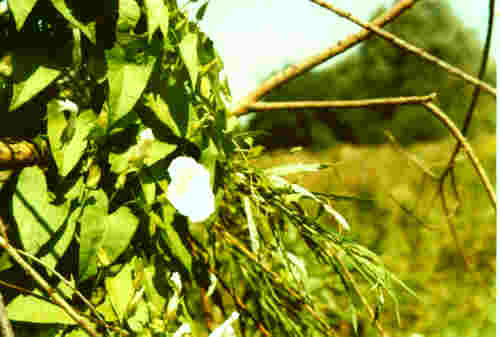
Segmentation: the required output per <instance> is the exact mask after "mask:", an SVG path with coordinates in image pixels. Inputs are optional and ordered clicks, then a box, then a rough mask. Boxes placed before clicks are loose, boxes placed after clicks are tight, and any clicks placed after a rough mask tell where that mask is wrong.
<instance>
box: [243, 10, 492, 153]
mask: <svg viewBox="0 0 500 337" xmlns="http://www.w3.org/2000/svg"><path fill="white" fill-rule="evenodd" d="M384 10H385V8H379V9H378V10H377V11H376V12H375V13H374V15H373V17H376V16H378V15H379V14H380V13H381V12H383V11H384ZM386 29H387V30H388V31H390V32H392V33H394V34H396V35H397V36H399V37H401V38H403V39H404V40H407V41H409V42H411V43H412V44H414V45H416V46H419V47H422V48H424V49H425V50H427V51H429V52H430V53H432V54H433V55H435V56H437V57H439V58H441V59H443V60H445V61H446V62H448V63H450V64H453V65H455V66H458V67H460V68H461V69H464V70H465V71H467V72H468V73H470V74H474V75H476V74H477V71H478V68H479V62H480V59H481V55H482V49H481V48H482V43H481V42H480V41H479V39H478V37H477V33H476V32H475V31H474V30H471V29H467V28H466V27H465V26H464V24H463V23H462V21H461V20H460V19H459V18H458V17H456V16H455V15H454V13H453V10H452V8H451V6H450V5H449V3H448V2H443V1H435V0H424V1H421V2H419V3H418V4H417V5H416V6H415V7H414V8H413V9H412V10H410V11H408V12H407V13H405V14H404V15H402V16H401V17H400V18H398V19H397V20H396V21H395V22H393V23H391V24H389V25H388V26H386ZM485 80H486V81H487V82H488V83H492V84H496V68H495V64H494V62H490V63H489V67H488V71H487V75H486V79H485ZM431 92H438V94H439V98H438V99H439V104H440V106H441V107H442V108H443V110H444V111H446V112H447V113H448V114H449V116H450V117H451V118H452V119H453V120H454V121H455V122H456V123H458V124H459V125H461V124H462V123H463V120H464V116H465V113H466V110H467V107H468V104H469V102H470V99H471V94H472V87H471V86H470V85H468V84H466V83H464V82H463V81H462V80H460V79H458V78H456V77H454V76H451V75H450V74H448V73H447V72H445V71H443V70H441V69H439V68H437V67H436V66H435V65H432V64H428V63H426V62H425V61H423V60H421V59H420V58H418V57H416V56H414V55H411V54H409V53H408V52H406V51H404V50H401V49H399V48H397V47H394V46H393V45H391V44H390V43H389V42H387V41H385V40H383V39H381V38H379V37H376V36H374V37H372V38H370V39H369V40H368V41H366V42H364V43H363V44H362V45H361V46H360V48H359V50H358V51H356V52H355V53H353V54H352V55H351V56H348V57H346V58H344V59H342V60H341V61H339V62H337V63H336V64H334V65H332V66H330V67H329V68H327V69H326V70H322V71H314V72H310V73H309V74H306V75H305V76H303V77H301V78H298V79H296V80H294V81H292V82H290V83H288V84H286V85H285V86H283V87H282V88H280V89H279V90H276V91H274V92H273V93H272V94H271V95H269V96H267V97H266V98H265V100H266V101H287V100H292V99H304V100H305V99H307V100H311V99H312V100H333V99H366V98H377V97H390V96H412V95H426V94H429V93H431ZM494 104H495V102H494V100H493V99H491V98H490V97H486V95H483V96H482V97H481V99H480V101H479V109H477V110H478V111H481V116H476V117H477V118H478V119H479V120H480V121H482V123H475V124H474V125H473V129H472V130H471V131H472V133H474V132H477V130H478V128H484V127H487V128H488V130H493V132H494V130H495V124H496V121H495V117H494V108H493V107H494ZM485 123H486V125H485ZM324 125H326V126H328V128H325V127H324ZM250 127H251V128H252V129H259V130H262V129H264V130H268V131H272V132H271V133H270V134H269V135H267V136H263V137H261V139H260V141H261V142H263V143H264V144H265V145H267V146H268V147H270V148H273V147H281V146H291V145H298V144H300V145H306V146H307V145H312V146H320V147H324V146H329V145H332V138H336V139H338V140H342V141H347V142H352V143H363V144H366V143H368V144H376V143H381V142H384V141H385V137H384V134H383V130H384V129H387V130H389V131H391V132H392V133H393V134H394V135H395V136H396V138H397V139H398V140H399V141H401V142H402V143H403V144H410V143H414V142H418V141H426V140H432V139H438V138H441V137H443V136H444V135H446V133H447V131H446V130H445V129H444V127H443V126H442V125H441V124H440V123H439V122H438V121H437V120H435V119H434V118H433V117H432V116H431V115H430V114H429V113H428V112H427V111H426V110H425V109H424V108H422V107H420V106H398V107H395V106H388V107H381V108H376V109H349V110H347V109H346V110H338V109H335V110H333V109H326V111H324V110H315V111H311V110H306V111H280V112H273V113H266V114H257V116H256V118H255V119H254V120H253V121H252V123H251V126H250ZM277 134H286V137H276V135H277ZM332 136H334V137H332Z"/></svg>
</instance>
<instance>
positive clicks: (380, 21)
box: [230, 0, 417, 116]
mask: <svg viewBox="0 0 500 337" xmlns="http://www.w3.org/2000/svg"><path fill="white" fill-rule="evenodd" d="M416 2H417V0H401V1H399V2H398V3H397V4H396V5H394V6H393V7H392V8H391V9H390V10H389V11H388V12H387V13H386V14H384V15H382V16H380V17H379V18H377V19H375V20H374V21H373V25H374V26H377V27H382V26H384V25H386V24H387V23H389V22H390V21H392V20H394V19H395V18H396V17H398V16H399V15H401V14H402V13H403V12H404V11H405V10H407V9H408V8H411V7H412V6H413V5H414V4H415V3H416ZM371 35H372V32H371V31H369V30H365V29H363V30H362V31H360V32H359V33H356V34H353V35H350V36H348V37H347V38H346V39H344V40H343V41H339V42H337V43H336V44H335V45H333V46H331V47H329V48H327V49H326V50H324V51H322V52H320V53H318V54H316V55H313V56H310V57H308V58H306V59H304V60H303V61H302V62H299V63H297V64H295V65H292V66H289V67H288V68H286V69H285V70H284V71H281V72H279V73H277V74H276V75H274V76H272V77H271V78H269V79H268V80H267V81H265V82H264V83H262V84H261V85H259V86H258V87H257V88H255V89H254V90H252V91H251V92H250V93H248V94H247V96H245V97H243V98H242V99H241V100H239V101H238V102H237V103H236V105H235V106H234V107H233V108H232V109H231V112H230V114H231V115H234V116H239V115H243V114H246V113H247V112H248V107H249V106H250V105H251V104H254V103H255V102H257V101H258V100H259V99H260V98H261V97H263V96H264V95H266V94H267V93H269V92H270V91H271V90H273V89H275V88H277V87H279V86H280V85H282V84H284V83H286V82H288V81H290V80H292V79H294V78H296V77H297V76H299V75H301V74H303V73H305V72H306V71H309V70H311V69H312V68H314V67H315V66H317V65H319V64H321V63H323V62H325V61H328V60H329V59H331V58H332V57H334V56H336V55H338V54H341V53H343V52H345V51H346V50H348V49H350V48H352V47H354V46H355V45H357V44H358V43H360V42H361V41H363V40H366V39H367V38H369V37H370V36H371Z"/></svg>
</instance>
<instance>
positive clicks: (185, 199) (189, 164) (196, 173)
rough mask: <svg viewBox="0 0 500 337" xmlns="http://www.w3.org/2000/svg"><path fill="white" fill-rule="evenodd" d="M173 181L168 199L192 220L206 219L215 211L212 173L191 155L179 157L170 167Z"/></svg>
mask: <svg viewBox="0 0 500 337" xmlns="http://www.w3.org/2000/svg"><path fill="white" fill-rule="evenodd" d="M168 173H169V174H170V177H171V178H172V181H171V182H170V184H169V185H168V190H167V199H168V200H169V201H170V202H171V203H172V205H174V207H175V208H176V209H177V210H178V211H179V212H180V213H181V214H182V215H185V216H187V217H188V218H189V219H190V220H191V221H192V222H200V221H204V220H206V219H207V218H208V217H209V216H210V214H212V213H213V212H214V211H215V197H214V194H213V192H212V187H211V186H210V173H209V172H208V170H207V169H206V168H205V167H204V166H203V165H201V164H198V163H197V162H196V161H195V160H194V159H193V158H190V157H182V156H181V157H177V158H175V159H174V160H173V161H172V163H170V166H169V167H168Z"/></svg>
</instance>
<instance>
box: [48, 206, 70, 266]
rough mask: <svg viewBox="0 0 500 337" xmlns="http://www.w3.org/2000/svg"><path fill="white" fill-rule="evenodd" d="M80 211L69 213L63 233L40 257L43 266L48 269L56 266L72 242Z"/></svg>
mask: <svg viewBox="0 0 500 337" xmlns="http://www.w3.org/2000/svg"><path fill="white" fill-rule="evenodd" d="M79 211H80V210H79V209H77V210H75V211H73V213H71V216H70V217H69V219H68V221H67V222H66V226H65V228H64V231H63V233H62V234H61V235H60V236H59V237H57V240H56V241H55V242H53V243H52V244H51V246H50V247H49V248H48V251H47V254H46V255H44V256H43V257H41V260H42V261H43V262H44V263H45V266H47V267H49V268H54V267H55V266H56V265H57V262H59V260H60V259H61V257H62V256H63V255H64V252H65V251H66V249H68V247H69V245H70V243H71V240H73V236H74V235H75V230H76V219H77V216H78V215H79V213H80V212H79Z"/></svg>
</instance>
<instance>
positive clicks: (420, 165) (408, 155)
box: [384, 130, 438, 180]
mask: <svg viewBox="0 0 500 337" xmlns="http://www.w3.org/2000/svg"><path fill="white" fill-rule="evenodd" d="M384 135H385V136H386V137H387V139H389V141H390V142H391V143H392V144H393V145H394V147H395V148H396V149H397V150H398V151H399V152H400V153H402V154H403V155H404V156H405V157H406V158H407V159H408V161H410V162H412V163H413V164H415V165H416V166H417V167H418V168H420V169H421V170H422V172H424V173H425V174H426V175H428V176H429V177H431V178H432V179H433V180H437V179H438V176H437V175H435V174H434V172H432V170H431V169H430V168H429V167H427V165H426V164H425V163H424V162H423V161H422V160H420V159H419V158H418V157H417V156H415V155H414V154H412V153H410V152H408V151H407V150H405V149H403V147H402V146H401V145H400V144H399V143H398V142H397V141H396V138H395V137H394V136H393V135H392V133H391V132H390V131H389V130H384Z"/></svg>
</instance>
